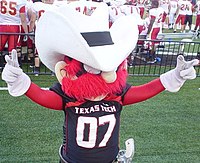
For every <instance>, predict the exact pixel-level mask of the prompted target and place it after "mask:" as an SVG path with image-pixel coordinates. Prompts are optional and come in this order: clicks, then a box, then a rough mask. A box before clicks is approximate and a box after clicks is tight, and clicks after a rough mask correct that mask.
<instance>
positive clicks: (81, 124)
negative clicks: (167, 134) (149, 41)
mask: <svg viewBox="0 0 200 163" xmlns="http://www.w3.org/2000/svg"><path fill="white" fill-rule="evenodd" d="M108 15H109V14H108V7H107V5H105V4H104V3H99V6H98V7H97V8H96V9H95V10H94V11H93V13H92V14H91V15H90V16H87V15H84V14H82V13H80V12H77V11H75V10H74V9H72V8H70V7H69V6H68V5H63V6H60V7H58V8H57V9H56V10H54V11H47V12H45V13H44V14H43V16H42V17H41V18H40V20H39V22H38V24H37V28H36V33H35V35H36V37H35V39H36V47H37V49H38V53H39V57H40V59H41V61H42V62H43V63H44V64H45V66H47V67H48V68H49V69H50V70H52V71H54V72H55V74H56V77H57V79H58V82H57V83H56V84H54V85H53V86H52V87H51V88H50V89H49V90H43V89H41V88H40V87H39V86H37V85H36V84H34V83H33V82H31V80H30V78H29V77H28V76H27V75H26V74H25V73H24V72H23V71H22V69H21V68H20V67H19V64H18V62H17V53H16V50H13V51H12V56H11V57H9V56H6V57H5V59H6V62H7V64H6V66H5V68H4V70H3V72H2V79H3V80H5V81H6V83H7V85H8V91H9V93H10V94H11V95H12V96H21V95H23V94H25V95H26V96H27V97H28V98H30V99H31V100H32V101H34V102H36V103H38V104H40V105H41V106H44V107H46V108H50V109H54V110H61V111H63V112H64V116H65V121H64V125H63V126H64V127H63V144H62V145H61V147H60V150H59V154H60V159H61V162H68V163H94V162H95V163H112V162H115V161H116V158H117V156H118V153H119V128H120V113H121V111H122V107H123V106H126V105H131V104H134V103H138V102H141V101H144V100H147V99H149V98H151V97H153V96H155V95H157V94H159V93H160V92H162V91H164V90H168V91H170V92H177V91H178V90H179V89H180V88H181V86H182V85H183V84H184V82H185V81H186V80H187V79H194V78H195V77H196V72H195V69H194V66H195V65H197V64H199V60H197V59H194V60H192V61H185V60H184V57H183V56H178V57H177V66H176V68H175V69H173V70H171V71H169V72H166V73H164V74H162V75H161V76H160V77H159V78H157V79H155V80H153V81H151V82H149V83H146V84H144V85H140V86H132V85H129V84H128V83H127V82H126V80H127V76H128V75H127V66H126V64H127V63H126V58H127V57H128V55H129V54H130V53H131V51H132V50H133V49H134V47H135V45H136V43H137V39H138V28H137V24H136V21H135V20H134V17H133V16H123V17H121V18H119V19H117V20H116V21H115V22H114V24H113V25H112V27H111V28H109V22H108ZM127 155H129V154H127V152H126V158H127V157H128V156H127ZM116 162H117V161H116ZM118 162H120V161H119V159H118ZM126 162H128V161H126Z"/></svg>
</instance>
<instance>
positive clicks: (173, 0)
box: [169, 0, 178, 29]
mask: <svg viewBox="0 0 200 163" xmlns="http://www.w3.org/2000/svg"><path fill="white" fill-rule="evenodd" d="M177 7H178V0H170V1H169V29H173V27H174V22H175V16H176V10H177Z"/></svg>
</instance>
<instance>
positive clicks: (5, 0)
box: [0, 0, 28, 67]
mask: <svg viewBox="0 0 200 163" xmlns="http://www.w3.org/2000/svg"><path fill="white" fill-rule="evenodd" d="M26 3H27V1H26V0H0V4H1V6H0V8H1V10H0V32H2V33H9V34H5V35H0V42H1V44H0V54H2V51H3V50H4V48H5V45H6V43H7V45H8V52H9V54H11V51H12V49H16V47H17V40H18V37H19V35H17V33H20V25H22V27H23V30H24V32H25V33H26V34H28V27H27V21H26ZM11 33H13V34H11ZM18 57H19V56H18ZM0 67H4V56H2V55H1V56H0Z"/></svg>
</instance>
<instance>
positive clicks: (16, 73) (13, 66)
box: [2, 49, 31, 96]
mask: <svg viewBox="0 0 200 163" xmlns="http://www.w3.org/2000/svg"><path fill="white" fill-rule="evenodd" d="M11 56H12V58H10V57H9V56H8V55H6V56H5V60H6V62H7V63H6V65H5V68H4V69H3V72H2V80H4V81H5V82H6V83H7V85H8V92H9V93H10V95H12V96H21V95H23V94H24V93H26V92H27V90H28V89H29V87H30V84H31V80H30V78H29V77H28V75H26V74H25V73H24V72H23V71H22V69H21V68H20V67H19V63H18V58H17V51H16V50H15V49H13V50H12V54H11Z"/></svg>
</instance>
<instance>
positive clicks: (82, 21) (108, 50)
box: [36, 3, 138, 100]
mask: <svg viewBox="0 0 200 163" xmlns="http://www.w3.org/2000/svg"><path fill="white" fill-rule="evenodd" d="M134 21H135V20H134V17H133V16H124V17H121V18H120V19H118V20H117V21H116V22H115V23H114V24H113V25H112V27H111V28H110V29H109V14H108V7H107V5H106V4H104V3H98V5H97V7H96V9H95V10H94V11H93V13H92V14H91V15H90V16H88V15H84V14H82V13H80V12H77V11H76V10H74V9H72V8H70V7H69V5H63V6H62V7H59V8H58V9H57V10H54V11H47V12H46V13H45V14H44V15H43V16H42V17H41V18H40V21H39V22H38V24H37V30H36V47H37V49H38V53H39V57H40V59H41V61H42V62H43V63H44V64H45V65H46V66H47V67H48V68H49V69H50V70H52V71H55V74H56V77H57V79H58V81H59V82H60V84H61V85H62V89H63V91H64V92H65V93H66V94H67V95H68V96H70V97H74V98H76V99H77V100H84V99H90V100H100V99H102V98H104V97H105V96H107V95H109V94H113V93H114V94H116V93H120V92H121V90H122V88H123V87H124V85H125V83H126V76H127V71H126V62H125V59H126V58H127V56H128V55H129V54H130V53H131V51H132V50H133V49H134V47H135V45H136V43H137V38H138V28H137V24H136V22H134Z"/></svg>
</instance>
